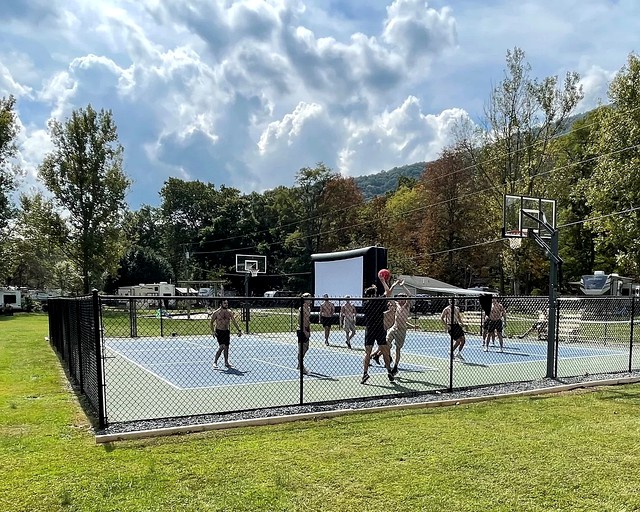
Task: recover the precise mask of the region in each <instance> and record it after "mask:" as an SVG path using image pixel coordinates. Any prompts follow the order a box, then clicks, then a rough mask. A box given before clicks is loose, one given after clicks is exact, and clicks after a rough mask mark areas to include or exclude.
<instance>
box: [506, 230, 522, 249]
mask: <svg viewBox="0 0 640 512" xmlns="http://www.w3.org/2000/svg"><path fill="white" fill-rule="evenodd" d="M523 234H524V231H519V230H514V231H508V232H507V236H508V240H509V247H511V249H513V250H514V251H515V250H516V249H520V247H522V238H523V236H522V235H523Z"/></svg>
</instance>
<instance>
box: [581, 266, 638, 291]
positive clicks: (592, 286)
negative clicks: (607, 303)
mask: <svg viewBox="0 0 640 512" xmlns="http://www.w3.org/2000/svg"><path fill="white" fill-rule="evenodd" d="M580 291H581V292H582V293H584V294H585V295H592V296H601V295H610V296H614V297H631V296H633V295H635V296H636V297H638V296H640V284H638V283H634V280H633V278H631V277H624V276H620V275H618V274H605V273H604V272H603V271H602V270H596V271H595V273H593V274H591V275H585V276H582V278H581V279H580Z"/></svg>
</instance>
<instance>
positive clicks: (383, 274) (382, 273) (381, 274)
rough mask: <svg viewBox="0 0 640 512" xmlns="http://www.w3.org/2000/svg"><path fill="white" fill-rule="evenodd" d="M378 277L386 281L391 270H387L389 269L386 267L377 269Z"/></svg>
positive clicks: (389, 277) (389, 276)
mask: <svg viewBox="0 0 640 512" xmlns="http://www.w3.org/2000/svg"><path fill="white" fill-rule="evenodd" d="M378 277H379V278H380V279H382V280H383V281H384V282H385V283H386V282H387V281H389V279H391V272H389V269H387V268H381V269H380V270H378Z"/></svg>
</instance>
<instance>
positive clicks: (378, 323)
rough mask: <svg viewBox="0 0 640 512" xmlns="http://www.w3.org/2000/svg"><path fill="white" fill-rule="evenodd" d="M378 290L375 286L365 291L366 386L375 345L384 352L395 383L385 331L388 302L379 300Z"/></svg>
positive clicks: (385, 363)
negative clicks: (385, 313) (385, 312)
mask: <svg viewBox="0 0 640 512" xmlns="http://www.w3.org/2000/svg"><path fill="white" fill-rule="evenodd" d="M377 291H378V289H377V288H376V286H375V285H372V286H370V287H369V288H367V289H366V290H365V291H364V296H365V297H367V298H368V299H369V300H365V303H364V318H365V327H366V330H365V335H364V374H363V375H362V381H361V383H362V384H364V383H365V382H367V380H369V363H370V361H371V351H372V350H373V345H374V344H375V343H377V344H378V348H379V349H380V350H381V351H382V358H383V359H384V365H385V367H386V369H387V375H388V377H389V382H393V381H394V378H393V374H392V373H391V358H390V356H389V346H388V345H387V332H386V331H385V329H384V320H383V318H384V311H385V309H386V307H387V304H386V303H387V301H386V300H384V299H382V298H377V297H376V293H377Z"/></svg>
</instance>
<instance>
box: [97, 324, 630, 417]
mask: <svg viewBox="0 0 640 512" xmlns="http://www.w3.org/2000/svg"><path fill="white" fill-rule="evenodd" d="M343 340H344V335H343V333H342V332H335V333H333V334H332V342H333V344H332V345H330V346H325V345H324V342H323V335H322V333H321V332H317V331H315V332H313V333H312V339H311V342H310V349H309V352H308V353H307V355H306V358H305V366H307V367H308V368H309V370H310V371H311V373H310V374H309V375H308V376H305V377H304V401H305V402H307V403H309V402H323V401H332V400H336V401H337V400H345V399H354V398H368V397H376V396H385V395H390V394H397V393H420V392H427V391H434V390H438V389H447V388H448V386H449V375H450V373H449V370H450V364H451V362H450V359H449V349H450V339H449V336H448V335H447V334H445V333H434V332H425V331H411V332H410V333H409V334H408V335H407V341H406V344H405V347H404V349H403V351H402V359H401V362H400V366H399V369H400V371H399V373H398V375H397V379H396V381H395V382H394V383H390V382H389V380H388V378H387V375H386V370H385V368H384V367H383V366H379V365H377V364H376V363H375V362H373V361H371V367H370V370H369V373H370V375H371V378H370V379H369V381H368V383H367V384H366V385H361V384H360V379H361V377H362V372H363V356H364V347H363V340H364V332H363V331H362V330H359V331H358V332H357V334H356V336H355V337H354V338H353V340H352V346H353V349H352V350H349V349H348V348H346V346H344V341H343ZM481 343H482V342H481V338H480V336H477V335H467V345H466V346H465V349H464V351H463V354H464V357H465V360H464V361H461V362H459V361H454V362H453V374H452V375H453V385H454V387H470V386H478V385H486V384H496V383H504V382H513V381H525V380H533V379H537V378H541V377H543V376H544V371H545V365H546V348H547V347H546V342H538V341H536V340H533V339H531V340H527V339H523V340H513V339H508V340H505V345H504V352H499V351H498V350H499V347H497V346H496V347H490V348H489V351H488V352H485V351H483V349H482V346H481ZM217 348H218V344H217V342H216V341H215V340H214V339H213V338H212V337H211V336H189V337H177V336H176V337H164V338H163V337H154V338H124V339H123V338H118V339H105V352H106V355H107V364H106V365H105V375H106V383H107V386H106V396H107V413H108V416H109V419H110V421H131V420H134V419H147V418H154V417H170V416H182V415H196V414H205V413H214V412H224V411H231V410H244V409H252V408H262V407H274V406H282V405H295V404H298V403H299V399H300V374H299V372H298V370H297V368H296V367H297V354H298V347H297V342H296V336H295V333H273V334H269V333H266V334H260V335H253V334H247V335H243V336H242V337H240V338H236V337H233V338H232V340H231V349H230V362H231V363H232V365H233V368H225V367H224V364H223V363H224V362H223V360H222V358H221V359H220V361H219V366H218V367H217V368H215V367H214V366H213V359H214V356H215V353H216V350H217ZM393 352H394V351H393V350H392V354H393ZM626 357H628V351H624V350H616V349H615V348H610V347H605V346H597V347H587V346H576V345H561V346H560V347H559V352H558V366H559V367H561V365H562V366H563V367H567V368H570V369H571V371H572V372H573V373H572V374H575V372H580V371H581V370H580V367H582V366H584V367H585V368H587V367H588V368H593V366H594V361H597V362H598V363H599V364H603V365H605V366H613V367H618V366H619V365H620V364H621V363H622V362H623V361H624V360H625V358H626ZM132 389H135V390H136V392H135V393H132Z"/></svg>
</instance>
